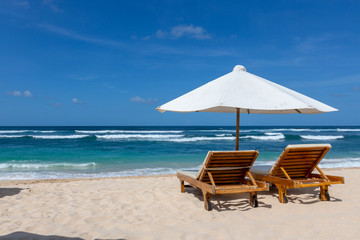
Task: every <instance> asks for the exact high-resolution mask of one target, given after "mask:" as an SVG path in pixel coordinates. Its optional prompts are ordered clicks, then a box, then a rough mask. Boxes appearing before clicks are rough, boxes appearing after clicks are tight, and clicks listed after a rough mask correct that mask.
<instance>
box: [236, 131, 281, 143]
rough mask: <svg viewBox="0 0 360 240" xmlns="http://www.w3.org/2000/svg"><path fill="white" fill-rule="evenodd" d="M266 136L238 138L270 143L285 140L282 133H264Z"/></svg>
mask: <svg viewBox="0 0 360 240" xmlns="http://www.w3.org/2000/svg"><path fill="white" fill-rule="evenodd" d="M265 134H266V136H252V135H248V136H242V137H240V138H245V139H246V138H250V139H254V140H263V141H265V140H272V141H278V140H283V139H285V136H284V134H282V133H265Z"/></svg>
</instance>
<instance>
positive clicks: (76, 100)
mask: <svg viewBox="0 0 360 240" xmlns="http://www.w3.org/2000/svg"><path fill="white" fill-rule="evenodd" d="M71 101H72V102H73V103H75V104H83V102H82V101H80V100H79V99H77V98H73V99H71Z"/></svg>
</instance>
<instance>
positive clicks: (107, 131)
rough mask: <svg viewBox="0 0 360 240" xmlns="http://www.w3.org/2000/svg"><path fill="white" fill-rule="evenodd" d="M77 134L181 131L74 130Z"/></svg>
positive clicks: (165, 131)
mask: <svg viewBox="0 0 360 240" xmlns="http://www.w3.org/2000/svg"><path fill="white" fill-rule="evenodd" d="M75 132H77V133H85V134H106V133H148V134H150V133H182V132H183V131H175V130H174V131H173V130H169V131H167V130H138V131H133V130H75Z"/></svg>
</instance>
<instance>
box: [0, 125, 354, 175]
mask: <svg viewBox="0 0 360 240" xmlns="http://www.w3.org/2000/svg"><path fill="white" fill-rule="evenodd" d="M302 143H330V144H331V145H332V146H333V148H332V150H331V151H330V152H329V153H328V154H327V155H326V157H325V159H324V160H323V161H322V163H321V166H322V167H326V168H334V167H360V126H357V127H348V126H347V127H342V126H335V127H319V126H317V127H308V126H307V127H298V126H297V127H289V126H283V127H281V126H276V127H271V126H268V127H256V126H253V127H241V130H240V150H252V149H255V150H259V151H260V155H259V157H258V159H257V161H256V162H255V164H272V163H273V162H274V161H275V160H276V159H277V157H278V156H279V154H280V153H281V151H282V150H283V149H284V147H286V145H288V144H302ZM234 148H235V128H234V127H222V126H213V127H201V126H195V127H0V149H1V151H0V179H49V178H78V177H79V178H80V177H113V176H134V175H153V174H167V173H175V172H176V170H179V169H196V168H197V167H198V166H199V165H200V164H201V163H202V161H203V159H204V157H205V155H206V153H207V152H208V151H209V150H218V151H219V150H234Z"/></svg>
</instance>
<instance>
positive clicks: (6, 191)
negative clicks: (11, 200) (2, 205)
mask: <svg viewBox="0 0 360 240" xmlns="http://www.w3.org/2000/svg"><path fill="white" fill-rule="evenodd" d="M22 190H24V188H2V187H0V198H3V197H7V196H14V195H16V194H19V193H20V192H21V191H22Z"/></svg>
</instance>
